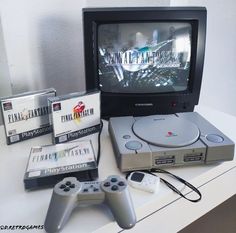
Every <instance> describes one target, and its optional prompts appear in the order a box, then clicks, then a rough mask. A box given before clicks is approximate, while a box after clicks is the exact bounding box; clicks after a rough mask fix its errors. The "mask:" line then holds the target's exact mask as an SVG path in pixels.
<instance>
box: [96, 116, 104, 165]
mask: <svg viewBox="0 0 236 233" xmlns="http://www.w3.org/2000/svg"><path fill="white" fill-rule="evenodd" d="M102 128H103V122H102V120H101V121H100V129H99V132H98V153H97V166H98V165H99V162H100V157H101V133H102Z"/></svg>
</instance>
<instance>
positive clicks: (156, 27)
mask: <svg viewBox="0 0 236 233" xmlns="http://www.w3.org/2000/svg"><path fill="white" fill-rule="evenodd" d="M83 24H84V25H83V27H84V51H85V76H86V89H87V90H92V89H100V90H101V112H102V117H103V118H109V117H114V116H126V115H133V116H144V115H151V114H169V113H176V112H185V111H193V110H194V106H195V105H196V104H198V100H199V94H200V88H201V81H202V72H203V62H204V51H205V36H206V8H204V7H158V8H157V7H147V8H143V7H141V8H140V7H138V8H133V7H131V8H85V9H83Z"/></svg>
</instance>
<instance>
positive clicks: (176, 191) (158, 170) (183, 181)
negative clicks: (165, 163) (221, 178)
mask: <svg viewBox="0 0 236 233" xmlns="http://www.w3.org/2000/svg"><path fill="white" fill-rule="evenodd" d="M141 172H145V173H148V174H151V175H153V176H157V175H156V174H154V172H155V173H164V174H167V175H169V176H171V177H173V178H175V179H176V180H178V181H179V182H181V183H183V184H184V185H186V186H188V187H189V188H190V189H191V190H193V191H194V192H195V193H197V194H198V195H199V197H198V198H197V199H190V198H188V197H186V196H185V195H184V194H183V193H182V192H180V191H179V190H178V189H177V188H176V187H175V186H174V185H172V184H171V183H169V182H168V181H167V180H165V179H163V178H161V177H160V180H161V181H162V182H163V183H164V184H165V185H166V186H167V187H168V188H170V189H171V190H173V191H174V192H175V193H177V194H178V195H180V196H181V197H183V198H185V199H186V200H188V201H191V202H198V201H200V200H201V199H202V194H201V192H200V191H199V190H198V189H197V188H196V187H194V186H193V185H192V184H190V183H189V182H187V181H186V180H184V179H182V178H181V177H179V176H177V175H174V174H173V173H171V172H168V171H165V170H162V169H159V168H152V169H150V170H142V171H141ZM130 174H131V172H129V173H127V175H126V179H127V178H128V177H129V175H130Z"/></svg>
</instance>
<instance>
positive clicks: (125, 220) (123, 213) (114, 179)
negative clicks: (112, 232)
mask: <svg viewBox="0 0 236 233" xmlns="http://www.w3.org/2000/svg"><path fill="white" fill-rule="evenodd" d="M101 203H105V204H107V205H108V207H109V208H110V210H111V212H112V214H113V216H114V218H115V220H116V221H117V223H118V225H119V226H120V227H121V228H124V229H129V228H132V227H133V226H134V225H135V223H136V215H135V212H134V208H133V203H132V200H131V196H130V194H129V191H128V187H127V183H126V180H125V179H123V178H121V177H119V176H115V175H114V176H109V177H108V178H107V179H106V180H104V181H102V182H98V181H90V182H79V181H78V180H77V179H76V178H75V177H67V178H65V179H63V180H62V181H61V182H59V183H58V184H56V186H55V187H54V190H53V194H52V198H51V202H50V205H49V208H48V212H47V216H46V219H45V223H44V227H45V230H46V232H49V233H51V232H58V231H60V230H61V229H62V228H63V227H64V225H65V224H66V222H67V221H68V218H69V217H70V215H71V212H72V211H73V209H74V208H75V207H76V206H77V205H79V204H101Z"/></svg>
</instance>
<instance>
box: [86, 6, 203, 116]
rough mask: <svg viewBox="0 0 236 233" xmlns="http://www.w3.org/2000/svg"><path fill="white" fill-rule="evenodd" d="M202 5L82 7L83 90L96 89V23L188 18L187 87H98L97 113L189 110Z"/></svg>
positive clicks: (198, 73) (194, 96) (199, 52)
mask: <svg viewBox="0 0 236 233" xmlns="http://www.w3.org/2000/svg"><path fill="white" fill-rule="evenodd" d="M206 18H207V16H206V8H205V7H145V8H144V7H128V8H123V7H122V8H84V9H83V29H84V55H85V80H86V90H87V91H89V90H93V89H100V88H99V75H98V56H97V33H98V32H97V29H98V25H100V24H106V23H107V24H108V23H127V22H155V21H157V22H166V21H169V22H188V23H191V25H192V50H191V63H190V75H189V77H190V79H189V88H188V90H187V91H182V92H171V93H142V94H140V93H139V94H137V93H136V94H134V93H132V94H130V93H111V92H103V91H101V116H102V117H103V118H106V119H107V118H109V117H116V116H128V115H132V116H145V115H152V114H170V113H176V112H186V111H188V112H190V111H193V110H194V106H195V105H197V104H198V101H199V95H200V89H201V82H202V73H203V64H204V54H205V39H206Z"/></svg>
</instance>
